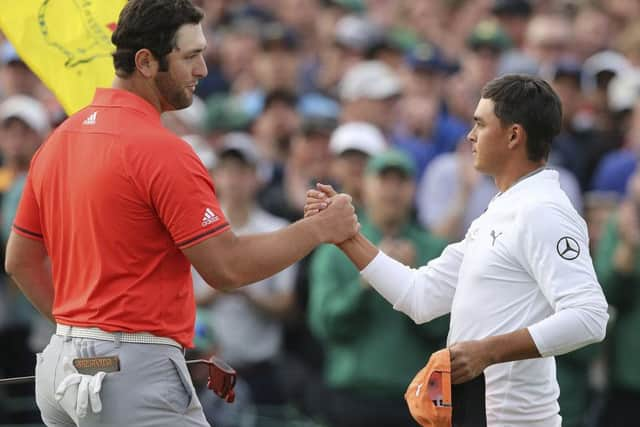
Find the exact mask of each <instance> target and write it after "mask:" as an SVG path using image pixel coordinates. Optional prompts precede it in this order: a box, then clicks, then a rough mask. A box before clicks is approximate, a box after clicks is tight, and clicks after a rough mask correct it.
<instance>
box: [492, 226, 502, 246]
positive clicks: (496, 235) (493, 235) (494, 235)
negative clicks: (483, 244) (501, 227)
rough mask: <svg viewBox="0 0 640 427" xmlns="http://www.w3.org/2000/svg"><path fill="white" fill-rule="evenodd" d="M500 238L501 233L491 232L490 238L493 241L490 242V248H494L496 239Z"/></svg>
mask: <svg viewBox="0 0 640 427" xmlns="http://www.w3.org/2000/svg"><path fill="white" fill-rule="evenodd" d="M500 236H502V232H500V233H498V234H496V230H491V238H492V239H493V241H492V242H491V246H494V245H495V244H496V239H497V238H498V237H500Z"/></svg>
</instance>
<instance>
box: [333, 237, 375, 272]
mask: <svg viewBox="0 0 640 427" xmlns="http://www.w3.org/2000/svg"><path fill="white" fill-rule="evenodd" d="M337 246H338V247H339V248H340V250H342V252H344V254H345V255H346V256H347V257H348V258H349V259H350V260H351V262H352V263H353V264H354V265H355V266H356V268H357V269H358V270H360V271H362V270H363V269H364V268H365V267H366V266H367V265H369V263H370V262H371V261H373V259H374V258H375V257H376V255H378V252H379V249H378V248H376V247H375V246H374V245H373V243H371V242H370V241H369V239H367V238H366V237H364V236H363V235H362V233H358V234H356V235H355V236H354V237H352V238H351V239H348V240H346V241H344V242H342V243H340V244H339V245H337Z"/></svg>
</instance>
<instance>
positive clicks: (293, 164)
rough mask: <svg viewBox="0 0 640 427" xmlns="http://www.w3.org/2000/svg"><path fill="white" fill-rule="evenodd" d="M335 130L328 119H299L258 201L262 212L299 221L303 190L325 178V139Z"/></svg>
mask: <svg viewBox="0 0 640 427" xmlns="http://www.w3.org/2000/svg"><path fill="white" fill-rule="evenodd" d="M335 126H336V123H335V121H334V120H332V119H330V118H321V117H307V118H303V119H302V122H301V124H300V125H299V127H298V128H297V129H296V130H294V133H293V134H292V137H291V140H290V146H289V149H288V154H287V156H286V157H285V160H284V163H283V165H282V167H281V170H280V171H279V172H278V174H276V175H274V176H273V179H272V180H271V181H270V182H268V184H267V185H266V187H265V188H264V189H262V191H261V192H260V195H259V197H258V199H259V200H260V204H261V206H262V207H263V208H264V209H265V210H266V211H268V212H270V213H271V214H273V215H277V216H279V217H282V218H285V219H287V220H288V221H291V222H293V221H297V220H298V219H300V218H302V215H303V212H302V208H303V207H304V202H305V194H306V191H307V189H308V188H310V187H311V186H313V185H314V184H315V182H317V181H318V180H322V179H328V178H329V167H330V162H331V156H330V153H329V137H330V135H331V132H332V131H333V129H334V128H335Z"/></svg>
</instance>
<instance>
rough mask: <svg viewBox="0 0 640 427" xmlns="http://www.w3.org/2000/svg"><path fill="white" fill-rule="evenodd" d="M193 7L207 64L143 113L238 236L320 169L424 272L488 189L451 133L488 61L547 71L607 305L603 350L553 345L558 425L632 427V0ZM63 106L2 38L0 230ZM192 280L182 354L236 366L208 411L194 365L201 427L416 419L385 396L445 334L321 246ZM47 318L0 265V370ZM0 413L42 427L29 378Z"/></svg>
mask: <svg viewBox="0 0 640 427" xmlns="http://www.w3.org/2000/svg"><path fill="white" fill-rule="evenodd" d="M194 3H196V4H198V5H199V6H200V7H202V8H203V9H204V11H205V12H206V18H205V21H204V26H205V31H206V33H207V36H208V48H207V51H206V61H207V65H208V69H209V74H208V76H207V77H206V78H205V79H203V80H202V81H201V82H200V83H199V85H198V87H197V91H196V93H197V95H198V98H197V99H196V100H195V102H194V104H193V105H192V106H191V107H189V108H188V109H185V110H181V111H177V112H172V113H165V114H164V115H163V120H164V123H165V126H167V127H168V128H170V129H171V130H173V131H174V132H175V133H177V134H178V135H180V136H182V137H183V138H184V140H185V141H187V142H188V143H189V144H191V145H192V146H193V148H194V150H195V151H196V153H197V154H198V155H199V156H200V158H201V159H202V161H203V163H204V164H205V165H206V167H207V168H208V169H209V170H210V171H211V174H212V177H213V179H214V182H215V185H216V190H217V193H218V196H219V199H220V201H221V205H222V207H223V210H224V211H225V214H226V215H227V217H228V219H229V221H230V223H231V224H232V226H233V228H234V230H235V232H236V233H238V234H242V233H254V232H263V231H270V230H274V229H277V228H280V227H283V226H285V225H286V224H287V223H289V222H292V221H296V220H298V219H299V218H301V217H302V207H303V205H304V200H305V191H306V190H307V189H308V188H311V187H312V186H313V185H314V184H315V183H316V182H324V183H331V184H333V185H334V186H335V187H336V188H339V189H340V190H341V191H344V192H347V193H349V194H351V195H352V196H353V198H354V201H355V203H356V204H357V209H358V213H359V216H360V218H361V222H362V231H363V232H364V233H365V234H366V235H367V237H369V238H370V239H371V240H372V241H373V242H374V243H376V244H378V245H379V246H380V247H381V248H383V249H384V250H385V251H386V252H387V253H388V254H390V255H391V256H393V257H394V258H396V259H398V260H401V261H402V262H404V263H406V264H409V265H413V266H420V265H423V264H425V263H426V262H427V261H428V260H429V259H431V258H434V257H436V256H438V254H439V253H440V252H441V250H442V248H443V247H444V245H446V244H447V242H452V241H456V240H459V239H461V238H463V236H464V233H465V231H466V229H467V227H468V225H469V224H470V222H471V221H472V220H473V219H474V218H476V217H477V216H478V215H480V214H481V213H482V212H483V211H484V209H485V208H486V206H487V204H488V202H489V200H490V199H491V198H492V197H493V195H494V194H495V193H496V188H495V186H494V184H493V181H492V180H491V179H490V178H488V177H485V176H480V175H479V174H477V173H476V172H475V171H474V170H473V167H472V160H471V154H470V150H469V144H467V143H466V142H465V135H466V133H467V132H468V131H469V129H470V125H471V122H472V114H473V111H474V108H475V105H476V103H477V101H478V99H479V94H480V90H481V88H482V86H483V85H484V84H485V83H486V82H487V81H489V80H490V79H492V78H494V77H496V76H500V75H503V74H506V73H525V74H532V75H538V76H540V77H542V78H544V79H546V80H547V81H549V82H550V83H551V84H552V86H553V87H554V88H555V90H556V91H557V92H558V94H559V96H560V98H561V100H562V103H563V108H564V120H563V127H562V132H561V133H560V135H559V136H558V137H557V138H556V140H555V141H554V142H553V146H552V151H551V156H550V159H549V163H550V165H551V167H553V168H555V169H557V170H559V171H560V176H561V185H562V187H563V188H564V190H565V191H566V192H567V194H568V195H569V198H570V199H571V201H572V202H573V204H574V206H575V208H576V209H577V210H578V211H579V212H580V213H581V214H582V215H583V217H584V218H585V220H586V221H587V223H588V226H589V231H590V236H591V241H590V250H591V254H592V257H593V259H594V263H595V266H596V271H597V273H598V277H599V279H600V281H601V284H602V286H603V288H604V290H605V293H606V295H607V299H608V301H609V303H610V306H611V315H612V317H611V321H610V324H609V332H608V336H607V338H606V340H605V341H604V343H602V344H598V345H593V346H590V347H587V348H584V349H582V350H579V351H577V352H574V353H571V354H569V355H566V356H562V357H559V358H558V359H557V364H558V369H557V375H558V380H559V382H560V386H561V396H560V406H561V415H562V416H563V419H564V422H563V425H564V426H565V427H596V426H600V427H615V426H637V425H640V422H638V421H637V415H636V414H635V410H636V408H637V407H638V404H640V364H639V363H638V362H637V360H638V359H637V355H638V354H639V353H640V337H639V334H638V331H640V262H639V261H640V255H639V253H640V251H639V250H638V248H639V247H640V173H638V172H636V164H637V161H638V160H637V159H638V154H639V153H640V1H639V0H600V1H597V0H594V1H588V0H476V1H470V0H469V1H467V0H252V1H251V0H247V1H242V0H194ZM65 117H66V116H65V114H64V111H63V110H62V108H61V107H60V105H59V103H58V102H57V101H56V99H55V97H54V96H53V95H52V93H51V92H50V91H49V90H48V89H47V88H46V87H45V86H44V85H43V84H42V83H41V82H40V80H39V79H38V78H37V77H36V76H35V75H34V74H33V73H32V72H31V71H30V70H29V68H28V66H27V65H26V64H25V63H24V62H23V61H22V60H21V58H20V57H19V55H18V54H17V53H16V51H15V49H14V48H13V47H12V46H11V44H10V43H9V42H7V41H6V40H4V38H3V37H2V36H1V35H0V158H1V167H0V235H1V236H2V239H3V241H4V242H5V243H6V239H7V237H8V233H9V230H10V227H11V224H12V221H13V217H14V214H15V210H16V207H17V203H18V201H19V199H20V194H21V192H22V187H23V185H24V179H25V176H26V173H27V171H28V165H29V161H30V159H31V157H32V156H33V154H34V152H35V150H37V148H38V147H39V145H40V144H41V143H42V142H43V141H44V139H46V137H47V135H48V134H49V132H50V131H51V130H52V129H54V128H55V127H56V126H57V125H59V124H60V123H61V122H62V121H64V119H65ZM2 247H4V244H3V245H2ZM87 262H91V260H87ZM3 264H4V263H2V264H1V265H3ZM194 286H195V289H196V299H197V301H196V302H197V304H198V320H197V324H196V340H195V345H196V347H195V349H193V350H191V351H190V352H189V353H188V354H187V357H188V358H196V357H208V356H210V355H213V354H216V355H218V356H220V357H222V358H224V359H225V360H226V361H227V362H228V363H229V364H231V365H232V366H234V367H235V368H236V369H237V371H238V373H239V381H238V385H237V401H236V403H234V404H233V405H228V404H226V403H224V402H222V401H221V400H219V399H218V398H217V397H215V396H214V395H213V394H211V393H210V392H209V391H207V390H206V372H201V371H198V370H192V375H193V379H194V383H195V384H196V386H197V388H198V389H199V390H200V399H201V401H202V404H203V406H204V408H205V412H206V414H207V417H208V418H209V419H210V421H211V422H212V423H215V425H216V426H220V427H232V426H238V427H263V426H264V427H268V426H309V427H312V426H313V427H342V426H349V427H354V426H355V427H357V426H394V427H398V426H415V425H416V424H414V423H413V422H412V420H411V419H410V417H409V414H408V411H407V409H406V406H405V403H404V400H403V394H404V391H405V389H406V387H407V385H408V384H409V382H410V380H411V378H412V377H413V375H414V374H415V373H416V372H417V371H418V370H419V369H420V368H421V367H422V366H423V365H424V363H426V361H427V360H428V358H429V355H430V353H431V352H433V351H435V350H437V349H439V348H442V347H444V346H445V339H446V334H447V330H448V318H441V319H437V320H436V321H433V322H431V323H429V324H426V325H415V324H413V323H412V322H411V320H409V319H408V318H406V317H405V316H403V315H402V314H401V313H398V312H395V311H394V310H393V309H392V308H391V306H390V305H389V304H388V303H387V302H386V301H384V300H383V299H382V298H381V297H380V296H378V295H377V294H376V293H375V292H374V291H372V290H371V289H370V288H369V286H368V284H367V283H364V282H363V281H362V280H361V279H360V277H359V275H358V272H357V271H356V270H355V268H354V267H353V266H352V265H351V264H350V263H349V262H348V260H347V259H346V258H345V257H344V256H343V255H342V254H341V253H340V251H339V250H337V249H336V248H335V247H332V246H323V247H320V248H319V249H317V250H316V251H315V252H314V253H313V254H311V255H310V256H308V257H307V258H306V259H304V260H303V261H302V262H300V263H299V264H297V265H295V266H293V267H291V268H289V269H287V270H285V271H283V272H282V273H280V274H278V275H276V276H274V277H272V278H270V279H267V280H264V281H263V282H260V283H258V284H255V285H251V286H249V287H246V288H242V289H239V290H237V291H235V292H230V293H220V292H217V291H215V290H213V289H212V288H210V287H209V286H208V285H206V284H205V283H204V282H203V280H202V279H201V278H200V277H199V276H198V275H197V273H195V272H194ZM52 330H53V329H52V325H51V324H49V323H48V322H47V321H45V320H44V319H43V318H41V317H40V316H39V315H38V314H37V313H36V311H35V310H34V309H33V308H32V307H31V306H30V304H29V303H28V302H27V301H26V300H25V299H24V297H22V296H21V294H20V292H19V291H18V290H17V288H16V287H15V286H14V284H12V283H11V281H10V280H9V279H8V278H7V277H6V276H5V275H4V274H2V275H1V276H0V342H1V343H2V345H1V350H0V377H10V376H22V375H31V374H32V373H33V368H34V365H35V357H34V353H35V352H38V351H40V350H42V348H43V347H44V346H45V345H46V344H47V342H48V339H49V337H50V334H51V333H52ZM0 424H2V425H5V426H6V425H27V424H31V425H40V424H39V416H38V412H37V409H36V406H35V401H34V398H33V384H24V385H15V386H3V387H0Z"/></svg>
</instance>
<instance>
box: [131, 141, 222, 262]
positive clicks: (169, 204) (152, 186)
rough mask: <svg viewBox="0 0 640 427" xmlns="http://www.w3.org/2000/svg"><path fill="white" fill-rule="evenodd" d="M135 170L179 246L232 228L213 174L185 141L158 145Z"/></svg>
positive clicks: (192, 243) (149, 198)
mask: <svg viewBox="0 0 640 427" xmlns="http://www.w3.org/2000/svg"><path fill="white" fill-rule="evenodd" d="M136 169H137V172H138V174H139V178H140V179H141V182H142V185H143V191H144V192H145V194H146V195H147V197H148V201H149V203H150V204H151V205H152V206H153V208H154V209H155V211H156V214H157V215H158V217H159V218H160V220H161V221H162V223H163V224H164V225H165V227H166V228H167V230H168V231H169V233H170V234H171V237H172V239H173V241H174V243H175V244H176V246H177V247H179V248H180V249H185V248H188V247H190V246H193V245H195V244H197V243H200V242H202V241H204V240H206V239H208V238H210V237H212V236H215V235H217V234H220V233H222V232H224V231H226V230H227V229H229V224H228V222H227V220H226V218H225V216H224V214H223V213H222V210H221V209H220V205H219V203H218V199H217V198H216V194H215V189H214V186H213V182H212V181H211V177H210V176H209V174H208V172H207V170H206V169H205V167H204V165H203V164H202V162H201V161H200V159H199V158H198V157H197V155H196V154H195V152H194V151H193V149H192V148H191V147H190V146H189V145H188V144H187V143H186V142H184V141H182V140H180V139H177V138H175V139H171V140H168V141H163V142H162V143H160V144H156V147H154V148H153V149H152V150H145V152H144V154H143V155H142V156H140V162H139V163H138V165H137V167H136Z"/></svg>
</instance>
